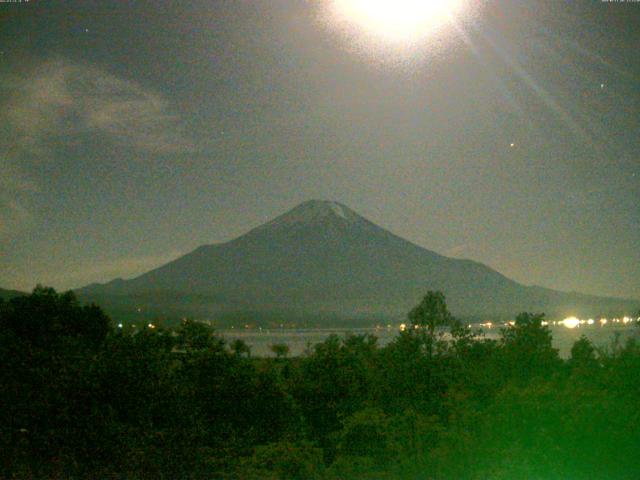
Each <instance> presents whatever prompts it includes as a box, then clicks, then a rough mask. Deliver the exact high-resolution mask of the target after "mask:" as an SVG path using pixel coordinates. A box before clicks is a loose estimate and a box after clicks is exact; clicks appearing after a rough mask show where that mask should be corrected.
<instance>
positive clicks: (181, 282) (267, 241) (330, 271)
mask: <svg viewBox="0 0 640 480" xmlns="http://www.w3.org/2000/svg"><path fill="white" fill-rule="evenodd" d="M428 290H441V291H443V292H444V293H445V294H446V297H447V302H448V304H449V306H450V309H451V310H452V312H453V313H454V314H455V315H458V316H461V317H469V316H476V317H477V316H482V317H488V316H497V317H508V316H513V315H515V314H516V313H518V312H520V311H536V312H539V311H544V312H547V313H548V314H551V315H569V314H575V315H594V316H595V315H598V314H605V313H606V314H610V313H617V312H624V311H629V310H631V309H634V308H637V307H638V305H639V304H640V302H636V301H631V300H624V299H615V298H604V297H596V296H590V295H582V294H578V293H565V292H558V291H554V290H550V289H546V288H542V287H535V286H533V287H532V286H524V285H522V284H519V283H517V282H515V281H513V280H510V279H508V278H506V277H505V276H503V275H501V274H500V273H498V272H496V271H495V270H493V269H491V268H489V267H487V266H485V265H483V264H481V263H478V262H474V261H471V260H461V259H453V258H448V257H444V256H442V255H439V254H437V253H435V252H432V251H430V250H427V249H425V248H422V247H420V246H418V245H415V244H413V243H411V242H409V241H407V240H404V239H402V238H400V237H398V236H396V235H394V234H393V233H391V232H389V231H387V230H385V229H383V228H381V227H379V226H377V225H375V224H373V223H372V222H370V221H369V220H367V219H366V218H364V217H362V216H360V215H359V214H357V213H356V212H354V211H353V210H351V209H350V208H348V207H347V206H345V205H343V204H341V203H338V202H333V201H322V200H310V201H307V202H304V203H302V204H300V205H298V206H297V207H295V208H293V209H292V210H290V211H288V212H286V213H284V214H283V215H280V216H279V217H277V218H275V219H273V220H272V221H270V222H268V223H265V224H264V225H261V226H258V227H256V228H254V229H253V230H251V231H249V232H248V233H246V234H244V235H242V236H240V237H238V238H236V239H234V240H231V241H229V242H226V243H220V244H213V245H203V246H201V247H199V248H197V249H195V250H194V251H192V252H190V253H188V254H186V255H184V256H182V257H179V258H177V259H176V260H174V261H172V262H169V263H167V264H165V265H162V266H160V267H158V268H156V269H154V270H151V271H149V272H147V273H145V274H143V275H140V276H138V277H136V278H133V279H131V280H122V279H117V280H114V281H112V282H109V283H106V284H92V285H89V286H87V287H85V288H82V289H79V290H78V294H79V295H80V297H81V298H82V299H85V300H93V301H98V302H101V303H103V304H105V305H106V306H107V308H109V305H118V308H120V309H122V308H124V309H133V308H139V307H138V306H139V305H144V307H145V308H151V309H157V310H158V313H161V310H162V309H168V310H169V311H171V312H173V313H175V314H180V315H193V316H197V317H207V318H215V317H216V316H218V315H221V314H225V313H227V314H228V313H230V312H274V313H275V312H278V313H292V314H296V315H304V314H313V315H324V314H326V315H333V316H344V317H354V316H381V315H382V316H400V315H404V314H406V312H407V311H408V310H409V309H410V308H411V307H412V306H413V305H415V304H416V303H417V302H418V301H419V299H420V298H421V296H422V295H424V293H425V292H426V291H428Z"/></svg>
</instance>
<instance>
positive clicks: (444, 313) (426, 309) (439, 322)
mask: <svg viewBox="0 0 640 480" xmlns="http://www.w3.org/2000/svg"><path fill="white" fill-rule="evenodd" d="M409 321H410V322H411V325H412V326H418V327H421V328H426V329H427V330H428V331H429V333H430V335H431V336H433V334H434V332H435V329H436V328H437V327H441V326H449V325H451V324H452V323H453V316H452V315H451V313H450V312H449V309H448V308H447V303H446V300H445V296H444V294H443V293H442V292H434V291H429V292H427V294H426V295H425V296H424V298H423V299H422V301H421V302H420V303H419V304H418V305H416V306H415V307H414V308H413V309H412V310H411V311H410V312H409Z"/></svg>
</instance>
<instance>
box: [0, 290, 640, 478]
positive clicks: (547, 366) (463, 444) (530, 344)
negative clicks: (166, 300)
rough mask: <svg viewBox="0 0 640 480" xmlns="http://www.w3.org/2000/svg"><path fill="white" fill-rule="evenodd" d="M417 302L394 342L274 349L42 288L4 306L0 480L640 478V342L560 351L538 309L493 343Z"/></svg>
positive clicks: (368, 338)
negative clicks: (111, 313)
mask: <svg viewBox="0 0 640 480" xmlns="http://www.w3.org/2000/svg"><path fill="white" fill-rule="evenodd" d="M425 299H426V300H425V301H424V303H425V305H423V307H421V309H418V310H416V309H414V315H413V318H414V319H415V322H421V323H416V324H419V325H421V326H422V327H425V328H420V329H417V331H416V330H414V329H410V330H408V331H406V332H402V333H401V334H399V335H398V337H397V338H396V339H395V340H394V341H393V342H391V343H390V344H389V345H386V346H384V347H381V346H379V345H378V343H377V339H376V338H375V337H374V336H372V335H347V336H345V337H338V336H336V335H332V336H330V337H328V338H327V339H326V340H325V341H324V342H321V343H319V344H317V345H314V346H313V347H312V348H310V349H309V351H308V353H307V354H306V355H304V356H302V357H297V358H296V357H294V358H285V357H286V356H287V354H288V347H287V346H286V345H278V346H274V347H277V348H275V349H274V350H273V351H274V353H275V354H276V357H277V358H275V359H274V358H252V357H250V356H249V349H248V346H247V345H246V344H245V343H244V342H242V341H234V342H232V343H231V345H230V348H229V349H228V348H225V345H226V344H225V342H224V340H223V339H222V338H220V337H218V336H216V335H215V334H214V332H213V331H212V330H211V328H209V327H208V326H207V325H205V324H202V323H198V322H194V321H185V322H183V323H182V324H181V325H180V326H179V327H178V328H177V329H176V330H175V331H168V330H163V329H162V328H159V327H156V328H146V329H131V330H128V331H122V330H121V329H119V330H118V331H117V332H115V333H114V332H111V331H110V328H109V320H108V318H107V317H106V316H104V314H103V313H102V312H101V310H100V309H99V308H98V307H95V306H91V307H84V306H81V305H79V304H78V302H77V301H76V299H75V297H74V296H73V295H72V294H62V295H60V294H57V293H56V292H55V291H53V290H52V289H46V288H42V287H38V288H36V290H34V292H33V294H32V295H29V296H26V297H20V298H14V299H11V300H9V301H8V302H4V301H3V302H0V398H2V403H3V408H1V409H0V478H132V479H138V478H140V479H142V478H172V479H173V478H175V479H182V478H185V479H188V478H220V479H238V478H242V479H274V480H276V479H282V480H284V479H318V480H320V479H346V478H348V479H405V478H413V479H513V478H532V479H546V478H571V479H592V478H607V479H631V478H636V477H637V472H638V471H640V416H639V415H638V398H640V373H639V372H640V345H639V344H638V343H637V342H636V341H635V340H634V339H631V340H629V341H627V342H626V343H624V344H623V343H621V342H620V341H619V339H618V340H616V341H614V343H613V344H612V346H611V347H610V348H609V349H604V350H596V349H595V348H594V347H593V345H591V343H590V342H589V341H588V340H587V339H585V338H580V339H579V340H578V341H576V342H575V344H574V346H573V348H572V350H571V358H570V359H568V360H566V361H563V360H562V359H560V358H559V357H558V352H557V351H556V350H555V349H554V348H553V347H552V344H551V332H550V331H549V330H548V329H547V328H546V326H545V325H544V324H543V321H544V316H543V315H542V314H530V313H523V314H520V315H519V316H518V317H517V319H516V322H515V324H514V325H513V326H512V327H509V328H506V329H505V330H504V331H503V332H502V338H501V339H500V340H499V341H491V340H486V339H484V338H482V337H477V336H475V335H474V334H473V333H472V332H470V331H469V330H468V329H465V328H462V327H461V326H459V325H456V324H453V323H452V322H451V318H450V316H449V315H448V314H447V313H446V312H447V310H446V305H445V304H444V297H441V296H440V295H439V294H433V295H427V297H425ZM421 305H422V304H421ZM426 305H429V307H428V308H427V306H426ZM418 311H419V312H420V313H415V312H418ZM434 312H439V313H437V314H436V313H434ZM445 324H446V325H449V326H451V330H450V331H451V338H450V339H449V340H446V341H445V340H444V338H443V337H442V336H438V337H436V336H435V329H436V328H437V327H439V326H441V325H445ZM137 330H139V331H137ZM425 332H426V333H425Z"/></svg>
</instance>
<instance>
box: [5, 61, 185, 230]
mask: <svg viewBox="0 0 640 480" xmlns="http://www.w3.org/2000/svg"><path fill="white" fill-rule="evenodd" d="M0 95H1V96H0V98H5V101H3V102H2V110H0V112H2V113H0V189H1V191H0V237H4V236H6V235H7V234H9V233H11V232H14V231H16V229H19V228H20V226H21V225H24V223H25V221H26V220H27V219H28V218H30V217H31V215H30V214H29V209H28V207H27V203H28V202H27V201H25V197H26V196H28V194H29V193H31V192H33V191H34V190H36V189H37V185H34V184H33V182H31V181H30V180H29V178H28V177H26V173H25V172H26V170H25V168H24V167H25V166H26V165H32V166H33V165H38V164H41V163H43V162H49V161H54V160H55V159H54V157H55V151H56V149H57V148H60V147H61V146H64V147H65V148H69V147H73V145H80V144H81V143H82V142H83V141H86V139H87V138H94V139H95V138H97V139H106V140H109V141H112V142H114V143H116V144H118V145H121V146H122V147H124V148H128V149H131V150H132V151H138V152H140V151H142V152H145V153H147V154H148V155H146V156H144V157H145V158H153V156H154V155H169V154H171V155H175V154H184V153H191V152H193V151H195V145H194V143H193V142H192V141H191V140H190V139H189V136H188V135H187V134H186V132H185V128H184V125H183V124H182V122H181V121H180V119H179V117H178V116H177V115H176V114H175V113H173V112H172V111H171V108H170V103H169V102H168V100H167V99H166V98H165V97H164V96H162V95H161V94H160V93H158V92H155V91H152V90H150V89H147V88H145V87H143V86H141V85H140V84H138V83H136V82H133V81H130V80H127V79H123V78H120V77H118V76H116V75H113V74H111V73H109V72H106V71H104V70H103V69H100V68H98V67H95V66H92V65H81V64H76V63H72V62H70V61H68V60H63V59H56V60H49V61H46V62H43V63H40V64H39V65H36V66H35V67H33V68H31V69H29V70H27V71H24V72H22V73H21V74H15V73H14V74H11V75H5V76H4V78H0Z"/></svg>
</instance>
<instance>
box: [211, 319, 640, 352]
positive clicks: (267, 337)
mask: <svg viewBox="0 0 640 480" xmlns="http://www.w3.org/2000/svg"><path fill="white" fill-rule="evenodd" d="M473 328H474V330H476V329H477V328H480V327H479V326H477V325H475V326H473ZM500 328H501V327H500V326H498V327H496V326H493V327H491V328H487V327H483V328H482V332H483V333H484V336H485V338H490V339H498V338H500ZM549 328H550V330H551V333H552V334H553V345H554V347H555V348H557V349H558V350H559V352H560V356H561V357H563V358H568V357H569V356H570V352H571V347H572V345H573V343H574V342H575V341H576V340H578V339H579V338H580V336H582V335H584V336H586V337H587V338H588V339H589V340H591V342H593V344H594V345H596V346H598V347H607V346H610V345H611V343H612V342H613V341H614V339H615V336H616V335H618V336H619V338H620V341H621V342H624V341H626V339H627V338H630V337H638V338H640V328H638V326H636V322H632V323H629V324H626V325H624V324H622V323H619V324H610V325H599V324H597V323H596V324H594V325H579V326H577V327H575V328H567V327H565V326H563V325H549ZM398 332H399V328H398V327H390V328H384V327H381V328H344V329H340V328H333V329H286V328H282V329H280V328H276V329H229V330H221V331H218V333H220V334H222V335H223V336H224V338H225V339H226V340H227V341H232V340H233V339H236V338H239V339H242V340H244V341H245V342H246V343H247V344H248V345H249V346H250V347H251V354H252V355H253V356H259V357H271V356H273V353H272V352H271V350H270V348H269V347H270V346H271V345H273V344H280V343H286V344H287V345H288V346H289V349H290V355H291V356H297V355H301V354H303V353H304V352H305V350H306V349H307V348H309V345H313V344H316V343H320V342H322V341H324V340H325V339H326V338H327V337H328V336H329V335H331V334H337V335H338V336H340V337H344V336H346V335H348V334H364V333H370V334H372V335H375V336H376V337H378V345H386V344H387V343H389V342H391V341H392V340H393V339H394V338H395V337H396V336H397V335H398Z"/></svg>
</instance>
